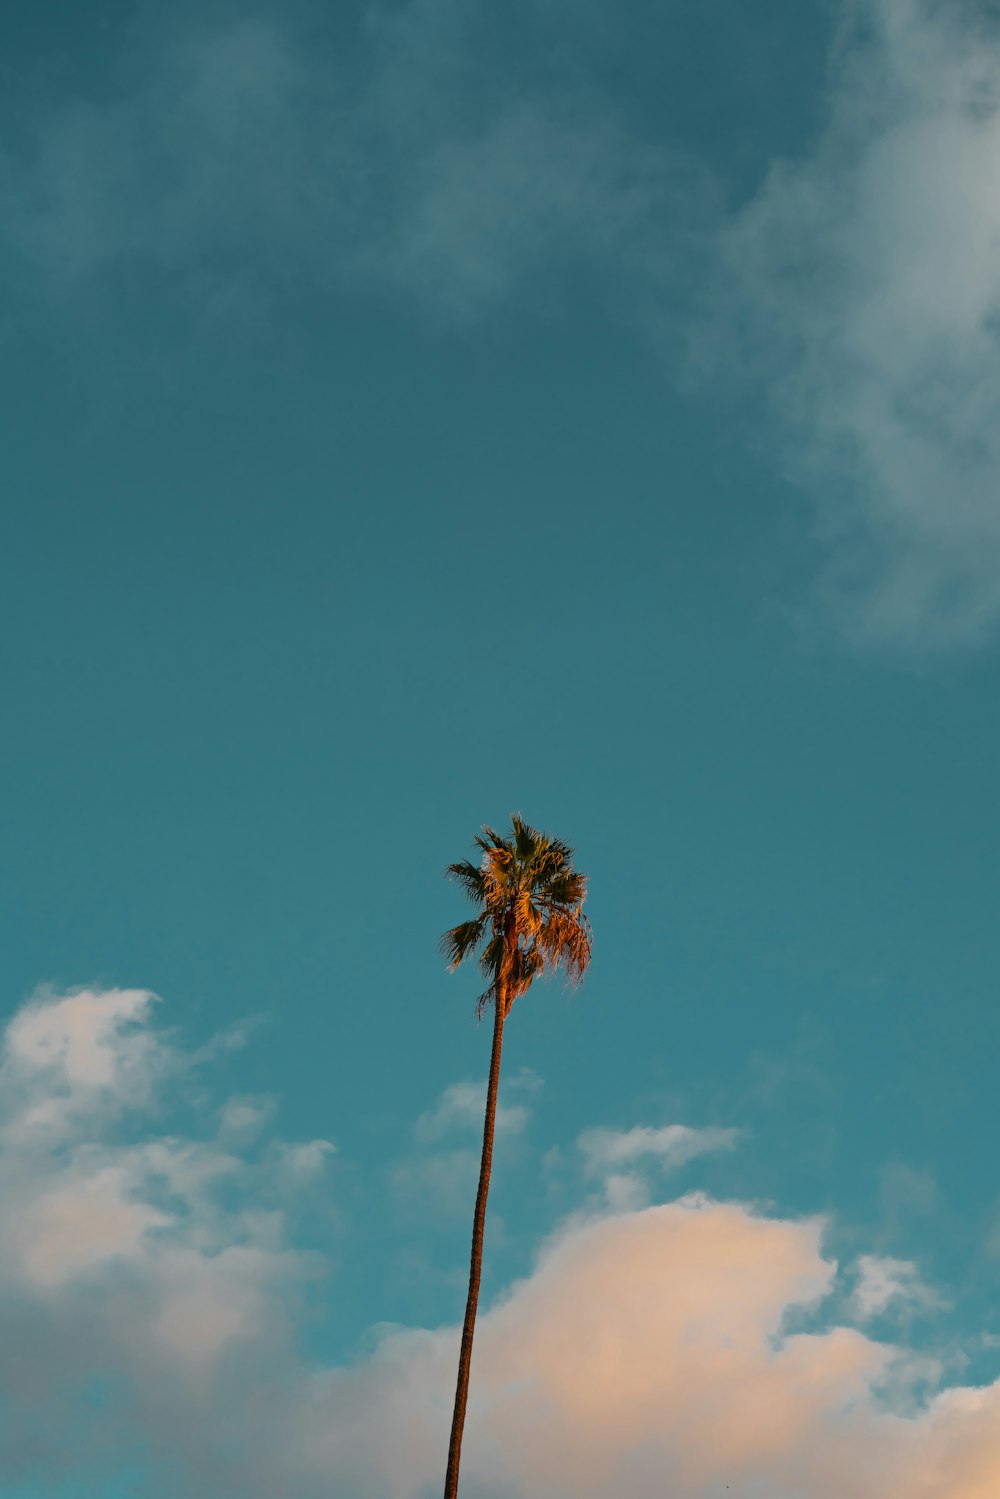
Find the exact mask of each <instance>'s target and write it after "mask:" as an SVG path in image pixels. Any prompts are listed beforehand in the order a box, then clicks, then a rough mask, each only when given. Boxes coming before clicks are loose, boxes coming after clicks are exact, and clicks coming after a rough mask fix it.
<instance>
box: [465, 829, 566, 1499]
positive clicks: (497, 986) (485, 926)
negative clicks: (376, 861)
mask: <svg viewBox="0 0 1000 1499" xmlns="http://www.w3.org/2000/svg"><path fill="white" fill-rule="evenodd" d="M476 843H477V844H478V846H479V848H480V849H481V851H482V861H481V863H480V864H479V865H478V866H477V865H475V864H473V863H471V862H470V861H469V860H468V859H463V860H462V861H461V862H460V863H458V864H449V866H448V870H447V874H448V877H449V878H451V879H454V880H457V881H458V883H459V884H460V885H461V886H462V888H463V889H464V890H465V893H466V895H467V896H468V897H469V899H470V900H471V901H473V902H474V903H475V904H476V905H477V906H478V907H479V910H478V913H477V915H475V916H474V917H473V918H472V920H471V921H462V922H460V923H459V924H458V926H453V927H452V928H451V930H450V931H447V932H445V934H444V936H443V937H442V938H441V949H442V952H443V953H444V954H445V956H446V957H447V959H448V962H449V966H450V967H451V968H452V969H453V970H454V969H455V968H457V967H458V966H459V964H460V963H462V962H463V961H464V960H465V959H466V958H467V957H469V956H470V955H471V954H474V953H476V952H477V951H478V952H479V966H480V968H481V969H482V971H483V973H484V974H485V975H486V977H487V978H488V979H489V984H488V986H487V988H486V989H485V990H484V992H483V993H482V994H481V995H480V996H479V1015H480V1018H481V1017H482V1014H483V1011H484V1010H485V1009H486V1008H487V1007H488V1006H489V1005H492V1006H493V1051H492V1053H491V1055H490V1077H489V1084H488V1086H487V1089H486V1119H485V1122H484V1124H483V1155H482V1162H481V1164H480V1167H479V1190H478V1192H477V1193H476V1208H475V1213H474V1214H473V1219H472V1259H471V1263H470V1266H469V1296H468V1300H467V1302H466V1306H465V1321H464V1323H463V1324H462V1347H461V1352H460V1354H459V1359H458V1384H457V1386H456V1389H455V1411H454V1415H453V1417H452V1423H451V1441H450V1443H449V1447H448V1473H447V1477H446V1478H445V1484H444V1499H456V1496H457V1494H458V1467H459V1462H460V1461H461V1456H462V1431H463V1428H464V1426H465V1407H466V1402H467V1401H468V1398H469V1370H470V1367H471V1364H472V1338H473V1334H474V1332H475V1327H476V1307H477V1305H478V1303H479V1281H480V1276H481V1274H482V1268H483V1227H484V1224H485V1221H486V1197H487V1194H488V1192H489V1189H490V1170H491V1168H492V1165H493V1133H494V1129H495V1126H496V1116H497V1086H498V1084H499V1081H500V1051H501V1048H502V1046H503V1027H504V1021H505V1020H506V1018H507V1016H508V1014H509V1013H510V1007H511V1005H512V1004H513V1003H514V1001H515V999H518V998H520V996H521V995H522V994H524V993H526V991H527V990H528V989H529V988H530V987H531V984H532V982H533V980H534V979H536V978H537V977H538V975H539V974H542V973H552V972H554V971H555V970H556V969H557V968H560V967H561V968H562V969H563V971H564V972H565V973H566V974H567V975H568V977H569V978H570V980H571V981H573V982H574V983H575V982H577V981H578V980H580V979H581V978H582V977H583V975H584V972H585V971H586V968H587V964H588V963H589V962H590V952H591V932H590V923H589V922H588V921H587V918H586V916H584V914H583V911H582V909H581V908H582V906H583V902H584V898H585V896H586V893H587V879H586V876H585V875H582V874H578V873H577V872H576V870H575V869H574V868H573V850H572V849H571V848H569V847H568V846H567V845H566V844H565V843H561V842H560V841H559V840H558V838H549V837H548V836H547V835H546V834H544V833H539V832H537V831H536V830H535V829H534V828H532V827H529V826H528V824H527V823H526V822H524V821H523V820H522V819H521V818H520V817H519V816H517V815H515V816H513V817H512V818H511V835H510V837H509V838H502V837H501V836H500V834H499V833H497V832H494V830H493V828H491V827H484V828H483V836H482V837H481V838H480V837H477V838H476Z"/></svg>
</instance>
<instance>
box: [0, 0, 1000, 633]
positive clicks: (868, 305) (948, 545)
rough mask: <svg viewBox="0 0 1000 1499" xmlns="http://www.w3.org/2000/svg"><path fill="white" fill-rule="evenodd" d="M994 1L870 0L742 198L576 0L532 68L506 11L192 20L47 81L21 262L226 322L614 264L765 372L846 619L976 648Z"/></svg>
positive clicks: (997, 211) (996, 125)
mask: <svg viewBox="0 0 1000 1499" xmlns="http://www.w3.org/2000/svg"><path fill="white" fill-rule="evenodd" d="M599 10H600V6H596V7H591V12H590V14H591V19H593V16H594V15H596V13H597V11H599ZM984 16H985V7H983V8H980V7H978V6H977V5H975V4H964V5H957V4H956V5H954V6H943V5H936V4H933V3H932V0H844V3H843V6H842V9H841V22H842V25H841V29H840V34H839V41H838V44H837V46H836V47H835V49H834V55H833V59H832V63H831V82H830V94H829V101H828V106H829V107H828V114H827V120H826V124H825V127H824V128H823V130H822V131H821V133H820V136H819V139H818V141H817V142H816V144H815V146H814V147H813V148H811V149H810V150H809V151H808V152H807V153H806V154H804V155H802V156H800V157H798V158H795V159H790V160H786V161H776V162H773V163H772V164H771V165H770V167H769V169H766V170H765V171H764V175H763V178H762V181H761V183H760V186H759V188H758V190H757V191H756V192H754V193H752V194H751V196H750V198H749V201H747V202H745V203H744V205H743V206H742V208H739V209H737V210H734V211H727V210H725V209H724V208H723V204H724V201H725V191H724V184H723V180H722V179H724V176H725V170H726V164H725V163H720V162H708V161H703V162H698V161H695V160H693V159H692V157H691V155H690V153H681V152H678V151H677V150H676V149H675V148H674V146H673V143H672V142H671V141H670V140H666V139H659V138H654V137H653V135H652V134H651V133H650V129H651V127H650V126H649V124H648V122H647V124H646V126H644V127H642V128H640V127H639V126H638V125H637V123H636V119H635V117H634V115H633V113H632V112H631V111H630V109H629V100H628V97H627V93H626V92H625V91H622V92H621V94H620V96H619V95H618V94H616V93H615V90H614V88H613V87H611V86H610V85H609V84H608V83H607V82H606V81H604V82H602V81H600V80H599V79H598V77H597V74H596V72H595V67H594V59H593V56H592V55H591V54H590V53H588V51H587V46H585V45H583V44H580V45H579V46H578V45H577V43H576V42H574V40H573V39H572V37H570V36H569V35H568V34H567V30H566V25H565V13H564V11H563V8H562V7H560V6H543V7H523V8H521V9H520V10H519V11H518V16H517V25H516V27H515V28H514V29H515V30H516V31H517V32H518V35H519V42H518V45H517V47H515V48H512V49H511V48H508V49H506V50H505V51H504V52H503V55H502V62H500V61H499V60H498V59H497V58H496V57H495V56H494V54H495V51H496V46H497V39H496V35H495V31H494V29H492V22H493V20H494V19H495V18H493V17H491V13H490V10H489V8H488V7H485V6H483V5H479V4H475V3H470V4H468V5H465V6H458V5H454V4H435V5H432V4H430V3H427V0H408V3H404V4H401V5H392V6H388V5H381V4H368V5H358V6H357V7H355V8H354V9H352V10H351V11H350V12H349V13H348V12H345V17H346V18H347V19H348V20H350V24H347V23H346V21H345V24H343V25H341V26H339V27H334V28H332V29H331V30H330V32H329V34H327V33H323V35H322V37H320V38H317V37H314V36H312V35H311V34H310V33H309V31H308V28H307V27H306V26H305V24H304V23H303V21H302V17H301V16H299V15H298V12H297V11H296V12H288V13H286V14H285V15H284V16H278V15H277V13H270V14H269V13H268V12H267V11H266V10H264V11H261V12H259V13H258V14H257V16H256V17H245V18H243V19H241V20H239V21H235V22H233V21H230V22H228V23H226V24H222V25H214V26H213V25H211V24H209V23H207V22H206V23H204V24H201V25H197V24H194V23H193V22H192V21H191V20H190V18H189V19H187V20H186V21H181V20H178V21H176V22H175V23H174V24H170V23H168V22H161V30H160V31H157V32H156V33H155V34H154V33H152V32H150V33H148V34H146V35H145V37H144V39H140V41H135V42H134V44H133V45H132V47H131V48H130V49H124V48H123V50H122V56H121V58H120V59H119V60H118V63H117V65H116V66H113V67H112V66H109V67H108V69H107V70H106V75H105V77H104V79H103V81H102V85H101V87H100V90H99V92H94V93H92V94H91V95H80V96H79V97H76V98H72V99H62V100H60V101H52V102H50V104H49V105H48V107H45V108H37V107H36V105H35V104H34V103H33V104H32V114H31V115H30V116H29V118H28V119H27V121H26V122H23V123H22V128H20V129H19V130H18V132H17V133H16V135H15V133H14V132H11V136H10V140H9V142H8V143H7V146H6V149H3V148H0V226H2V227H0V263H2V265H3V267H4V269H5V274H6V275H7V276H8V277H9V278H10V279H11V282H12V284H16V283H17V281H20V284H21V286H22V287H24V286H35V287H36V288H37V287H39V286H45V287H47V288H49V289H52V288H55V289H57V290H58V291H59V292H61V293H62V294H68V293H71V292H73V293H75V292H76V291H77V290H79V289H80V288H84V289H85V290H86V293H87V295H88V296H89V295H91V294H93V293H95V292H97V293H99V294H104V293H107V294H109V295H112V294H118V293H119V292H120V291H121V290H122V289H123V288H128V287H129V286H132V285H134V284H135V278H136V277H137V276H139V277H142V276H150V275H152V276H153V277H154V278H155V280H156V285H157V288H158V295H159V296H163V295H166V296H168V297H169V296H174V295H177V294H182V295H183V296H184V297H185V298H187V299H188V300H190V301H191V302H192V303H193V305H195V306H196V307H197V309H198V312H199V314H200V316H201V317H202V318H204V319H207V320H208V321H211V320H214V319H223V320H225V319H229V318H236V319H237V320H251V321H253V320H256V319H260V318H264V319H266V318H267V317H268V316H269V314H270V311H271V309H272V308H273V307H274V306H275V305H276V304H280V303H283V302H286V301H287V300H288V299H292V300H294V299H295V298H297V297H298V296H301V295H306V296H308V297H309V298H311V299H315V298H316V297H317V296H318V297H323V296H324V295H326V294H327V293H328V292H329V291H330V290H333V289H336V288H338V287H341V288H343V287H345V286H347V287H350V288H352V289H355V290H356V289H357V288H358V287H359V286H362V287H364V288H366V289H367V290H368V292H369V293H370V294H371V295H373V296H375V297H385V296H386V295H391V296H402V297H404V298H405V300H406V301H407V303H408V304H410V305H413V306H416V307H419V308H420V309H422V310H424V311H425V312H429V313H430V314H431V315H432V316H433V317H436V318H438V319H442V318H443V319H445V320H451V321H461V322H468V321H469V320H470V319H473V318H476V317H480V316H483V315H485V314H487V313H488V312H489V311H490V310H492V309H495V308H496V307H498V306H499V305H501V304H502V303H503V302H504V301H505V300H507V299H509V298H510V297H511V296H512V295H513V294H515V293H522V292H528V293H529V294H531V295H533V296H534V297H535V298H536V301H540V302H541V303H544V304H545V305H546V306H547V305H550V304H551V302H552V299H553V298H555V299H556V300H558V299H560V298H566V297H571V296H572V295H573V293H572V290H571V288H572V286H573V285H574V279H573V276H572V275H568V274H567V272H570V271H572V270H573V269H574V268H576V269H582V270H584V271H585V272H586V273H587V275H588V277H593V276H594V275H595V273H596V277H597V280H596V283H589V284H597V285H600V286H601V287H602V288H603V295H604V296H605V298H606V299H607V301H608V303H609V305H613V306H614V307H615V308H616V309H617V310H618V311H619V312H621V313H622V315H623V316H625V318H626V319H627V320H629V321H630V322H631V323H632V325H633V326H635V327H636V329H639V328H641V329H642V336H643V337H648V338H651V339H652V340H653V341H654V342H655V343H656V344H657V345H658V346H660V347H661V348H662V349H663V350H664V351H666V352H667V354H668V358H669V359H670V360H675V359H676V356H677V352H678V350H679V349H680V348H681V347H682V346H685V345H686V346H688V347H690V348H692V349H694V350H695V351H696V357H695V361H694V362H695V364H696V365H697V366H699V367H700V368H702V369H703V370H704V368H706V367H707V368H708V369H709V370H710V371H711V372H712V376H711V378H710V380H709V383H708V384H707V385H706V387H705V393H706V395H708V396H710V395H711V392H712V390H713V385H712V383H711V382H712V379H716V378H721V376H722V374H723V372H725V373H726V374H727V375H728V374H729V373H730V372H732V371H733V370H734V369H738V370H742V372H743V374H744V375H745V376H747V377H749V386H747V387H744V390H749V391H750V392H758V393H760V392H763V393H764V395H765V398H766V400H767V403H768V405H769V407H770V410H771V413H772V418H773V420H774V422H775V424H776V427H775V429H774V430H773V431H772V437H776V440H777V442H778V444H779V452H778V462H779V465H781V466H783V467H784V468H786V469H788V470H789V471H790V472H791V474H792V476H793V477H794V478H795V480H796V482H797V483H798V484H799V485H800V486H801V487H802V488H803V489H804V490H805V491H806V492H807V493H808V494H810V495H811V496H812V498H813V500H814V501H815V503H816V504H817V505H818V507H819V508H818V516H819V523H818V536H819V539H820V541H821V544H822V547H823V549H824V551H825V553H826V555H827V557H828V559H829V565H828V566H827V568H826V569H825V572H824V575H823V586H822V593H823V596H824V598H825V601H826V604H827V605H829V609H830V612H831V613H832V617H833V618H834V619H835V620H836V622H837V624H838V626H839V627H840V628H842V629H843V630H844V631H846V632H847V634H849V635H850V636H851V637H852V638H853V639H854V640H855V641H856V642H859V643H864V644H872V643H875V644H877V645H880V646H885V645H891V646H894V647H898V646H901V645H902V646H904V647H927V646H943V645H944V646H948V645H956V644H965V643H968V642H975V641H978V640H981V639H983V638H985V637H987V636H988V635H989V634H990V633H991V632H992V631H993V629H994V627H995V625H996V622H997V617H998V615H1000V500H998V498H997V496H998V492H1000V437H998V435H997V423H996V421H995V416H994V414H995V411H996V409H997V404H998V399H1000V357H998V354H1000V351H998V346H997V338H998V334H997V328H998V305H1000V269H998V268H1000V255H998V245H1000V206H998V199H997V194H996V193H995V191H994V178H995V176H996V172H997V168H998V165H1000V114H998V109H997V105H998V99H1000V28H998V26H997V23H996V21H995V19H994V20H993V21H988V20H986V19H984ZM584 29H585V30H586V28H584ZM491 58H494V61H493V62H492V63H491ZM775 86H776V87H780V79H776V80H775ZM644 132H645V133H644ZM695 288H700V295H699V297H698V298H697V300H698V303H699V305H702V306H710V307H711V308H712V309H713V311H712V315H711V319H710V321H711V325H712V326H711V328H710V329H707V328H706V327H705V325H704V323H702V325H701V326H700V328H695V327H694V326H693V321H694V320H693V318H692V315H691V313H690V306H691V305H692V304H691V296H690V293H691V292H692V291H693V290H694V289H695ZM15 305H16V306H20V307H21V309H22V310H21V312H20V314H14V315H20V316H24V315H25V312H24V309H25V308H27V307H30V306H31V298H24V297H21V298H19V299H17V300H16V302H15ZM675 367H676V365H675Z"/></svg>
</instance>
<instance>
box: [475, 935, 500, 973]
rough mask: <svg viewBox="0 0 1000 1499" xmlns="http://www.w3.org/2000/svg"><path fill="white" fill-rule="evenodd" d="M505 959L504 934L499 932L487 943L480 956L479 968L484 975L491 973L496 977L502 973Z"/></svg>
mask: <svg viewBox="0 0 1000 1499" xmlns="http://www.w3.org/2000/svg"><path fill="white" fill-rule="evenodd" d="M503 958H504V938H503V933H502V932H497V933H496V934H495V935H494V936H492V937H491V938H490V940H489V942H487V944H486V946H485V947H484V948H483V950H482V952H481V953H480V955H479V966H480V968H481V969H482V970H483V972H484V973H487V974H489V973H491V974H493V975H494V977H496V976H497V975H498V974H499V972H500V967H501V964H502V963H503Z"/></svg>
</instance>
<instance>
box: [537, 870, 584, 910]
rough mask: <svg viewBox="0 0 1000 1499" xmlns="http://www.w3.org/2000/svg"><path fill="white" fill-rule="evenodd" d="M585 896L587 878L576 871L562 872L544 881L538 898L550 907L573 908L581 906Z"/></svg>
mask: <svg viewBox="0 0 1000 1499" xmlns="http://www.w3.org/2000/svg"><path fill="white" fill-rule="evenodd" d="M586 895H587V876H586V875H585V874H577V872H576V870H574V869H569V870H563V871H561V872H560V873H558V874H555V875H553V877H552V878H551V879H550V880H548V881H546V883H545V885H544V887H543V888H542V890H541V891H540V892H539V898H540V899H541V900H542V901H543V902H544V903H545V904H546V905H552V906H566V907H573V906H579V905H582V904H583V902H584V900H585V899H586Z"/></svg>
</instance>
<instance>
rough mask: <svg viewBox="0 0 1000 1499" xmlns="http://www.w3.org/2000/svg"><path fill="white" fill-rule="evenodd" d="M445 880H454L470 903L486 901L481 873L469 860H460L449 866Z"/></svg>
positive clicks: (484, 882)
mask: <svg viewBox="0 0 1000 1499" xmlns="http://www.w3.org/2000/svg"><path fill="white" fill-rule="evenodd" d="M445 878H446V879H449V880H456V881H457V882H458V884H460V885H461V887H462V889H463V890H464V891H465V893H466V895H467V896H468V897H469V899H470V900H471V901H476V902H478V903H480V904H481V903H482V902H483V901H484V900H485V899H486V880H485V878H484V877H483V871H482V870H481V869H479V868H478V867H477V866H476V865H475V864H473V863H472V861H471V860H470V859H460V860H459V861H458V863H457V864H449V865H448V868H447V869H446V870H445Z"/></svg>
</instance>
